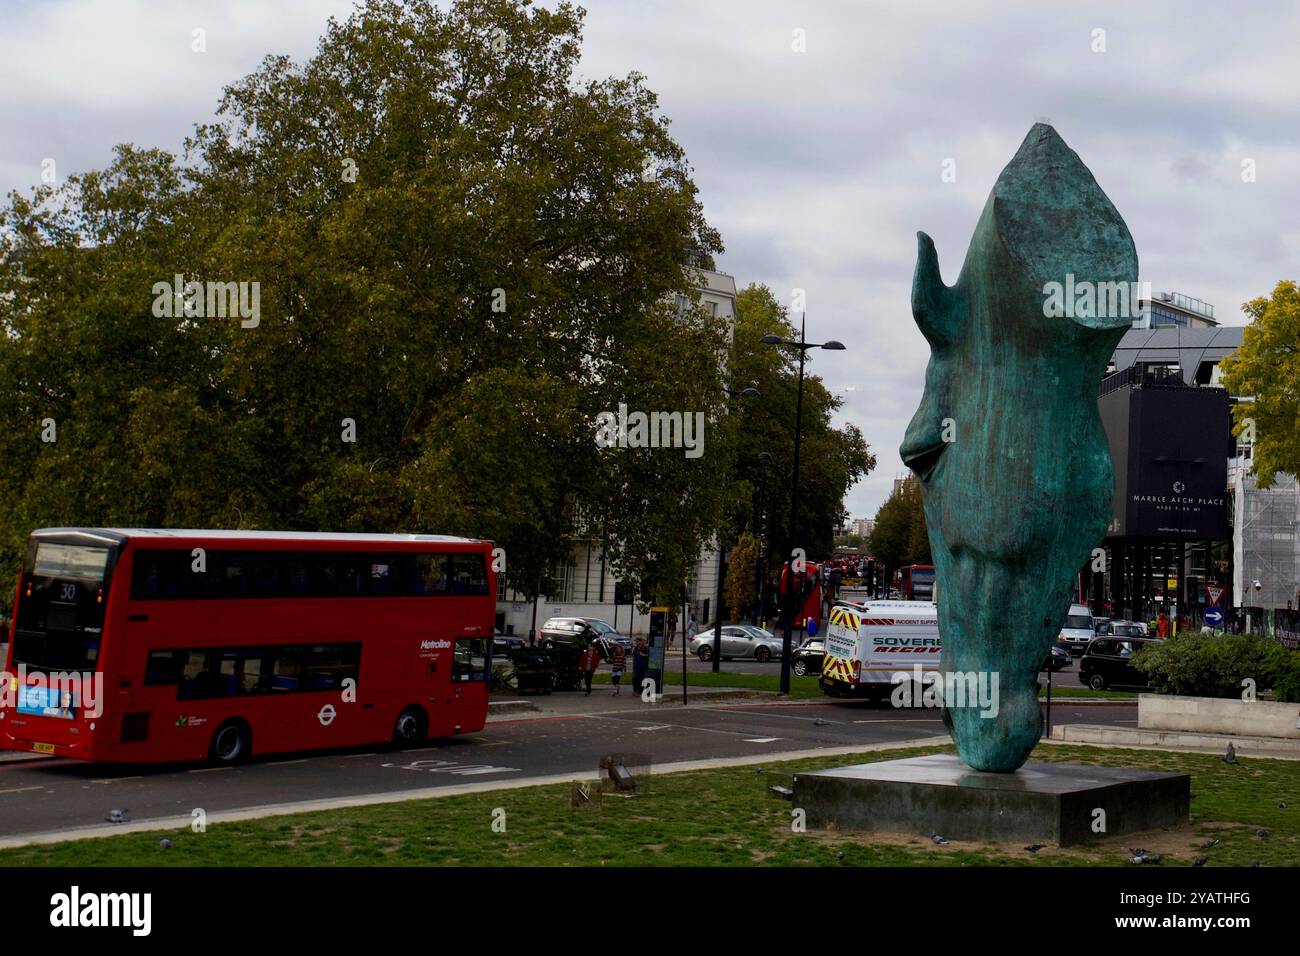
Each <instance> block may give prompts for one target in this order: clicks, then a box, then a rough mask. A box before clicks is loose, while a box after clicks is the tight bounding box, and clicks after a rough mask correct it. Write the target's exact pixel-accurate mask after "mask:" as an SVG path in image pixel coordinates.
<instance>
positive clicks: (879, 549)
mask: <svg viewBox="0 0 1300 956" xmlns="http://www.w3.org/2000/svg"><path fill="white" fill-rule="evenodd" d="M871 554H872V556H873V557H874V558H875V559H876V561H877V562H878V563H879V564H880V565H881V566H882V567H883V568H884V569H885V572H886V575H887V576H886V580H887V581H892V580H893V574H894V572H895V571H897V570H898V569H899V568H901V567H903V566H904V565H907V564H929V563H930V560H931V559H930V539H929V534H928V533H927V531H926V524H925V511H924V509H923V507H922V501H921V487H920V484H919V483H918V482H917V481H916V479H914V478H908V479H907V480H906V481H904V482H903V483H902V484H901V485H900V486H899V487H898V489H897V490H895V491H894V493H893V494H891V495H890V496H889V498H887V499H886V500H885V502H884V504H882V505H881V506H880V508H879V510H878V511H877V512H876V522H875V525H874V527H873V528H872V532H871Z"/></svg>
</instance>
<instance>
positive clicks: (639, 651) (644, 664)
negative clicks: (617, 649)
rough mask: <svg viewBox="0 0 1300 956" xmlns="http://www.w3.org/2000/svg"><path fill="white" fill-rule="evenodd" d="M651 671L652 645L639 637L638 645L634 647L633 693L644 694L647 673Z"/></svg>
mask: <svg viewBox="0 0 1300 956" xmlns="http://www.w3.org/2000/svg"><path fill="white" fill-rule="evenodd" d="M648 670H650V645H648V644H647V643H646V642H645V638H644V637H638V638H637V639H636V643H635V644H634V645H632V692H633V693H634V694H640V693H643V692H644V687H643V686H642V685H643V684H644V683H645V679H646V677H645V675H646V672H647V671H648Z"/></svg>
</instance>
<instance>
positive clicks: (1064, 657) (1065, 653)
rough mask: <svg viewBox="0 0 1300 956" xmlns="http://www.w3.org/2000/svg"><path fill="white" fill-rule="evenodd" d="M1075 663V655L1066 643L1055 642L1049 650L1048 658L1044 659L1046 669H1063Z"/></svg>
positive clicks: (1044, 668)
mask: <svg viewBox="0 0 1300 956" xmlns="http://www.w3.org/2000/svg"><path fill="white" fill-rule="evenodd" d="M1073 663H1074V655H1073V654H1071V653H1070V649H1069V648H1068V647H1066V646H1065V645H1064V644H1059V643H1058V644H1053V645H1052V649H1051V650H1050V651H1048V652H1047V659H1046V660H1045V661H1043V670H1045V671H1063V670H1065V669H1066V668H1067V667H1069V666H1070V665H1071V664H1073Z"/></svg>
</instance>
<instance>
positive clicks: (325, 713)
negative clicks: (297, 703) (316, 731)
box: [316, 704, 335, 727]
mask: <svg viewBox="0 0 1300 956" xmlns="http://www.w3.org/2000/svg"><path fill="white" fill-rule="evenodd" d="M334 715H335V710H334V705H333V704H326V705H325V706H324V707H322V708H321V709H320V713H318V714H317V715H316V719H317V720H319V721H320V725H321V726H322V727H328V726H329V725H330V724H332V723H334Z"/></svg>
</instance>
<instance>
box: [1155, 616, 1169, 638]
mask: <svg viewBox="0 0 1300 956" xmlns="http://www.w3.org/2000/svg"><path fill="white" fill-rule="evenodd" d="M1156 636H1157V637H1168V636H1169V615H1168V614H1166V613H1165V612H1164V611H1161V612H1160V616H1159V617H1158V618H1156Z"/></svg>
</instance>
